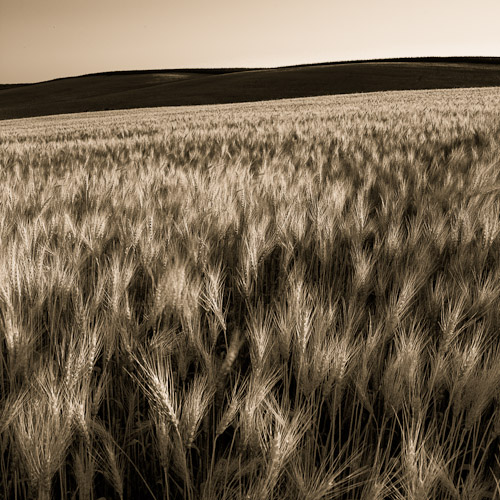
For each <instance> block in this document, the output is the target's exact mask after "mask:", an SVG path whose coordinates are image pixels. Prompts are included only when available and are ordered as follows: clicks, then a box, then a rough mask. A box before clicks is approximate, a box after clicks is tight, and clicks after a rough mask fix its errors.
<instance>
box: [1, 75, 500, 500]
mask: <svg viewBox="0 0 500 500" xmlns="http://www.w3.org/2000/svg"><path fill="white" fill-rule="evenodd" d="M197 78H198V77H197ZM200 78H201V77H200ZM193 81H194V80H193ZM499 109H500V88H490V89H463V90H439V91H415V92H387V93H374V94H365V95H361V94H356V95H348V96H336V97H332V96H330V97H318V98H308V99H297V100H284V101H279V102H277V101H269V102H258V103H247V104H229V105H221V106H206V107H190V108H181V107H179V108H163V109H160V108H155V109H143V110H131V111H111V112H102V113H95V114H92V113H89V114H82V115H64V116H59V117H40V118H33V119H27V120H12V121H4V122H2V123H0V143H1V145H2V147H1V148H0V164H1V165H2V168H1V169H0V183H1V185H2V189H1V190H0V206H1V207H2V209H1V210H0V360H1V363H0V449H1V454H0V470H1V473H0V497H2V498H39V499H49V498H81V499H96V498H99V497H105V498H108V499H109V498H120V499H125V498H157V499H161V498H169V499H177V498H178V499H199V498H203V499H208V500H210V499H212V500H216V499H217V500H223V499H226V500H230V499H252V500H253V499H256V500H257V499H276V500H278V499H280V500H281V499H306V500H320V499H333V498H339V499H366V500H377V499H380V500H382V499H394V500H399V499H414V500H421V499H426V500H427V499H439V500H447V499H465V498H477V499H486V498H499V496H500V462H499V460H500V453H499V443H500V393H499V387H500V368H499V367H500V337H499V335H498V332H499V330H500V168H499V167H500V165H499V158H500V157H499V151H500V113H499V111H498V110H499Z"/></svg>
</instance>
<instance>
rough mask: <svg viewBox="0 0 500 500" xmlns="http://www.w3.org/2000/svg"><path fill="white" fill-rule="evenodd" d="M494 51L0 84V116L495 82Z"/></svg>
mask: <svg viewBox="0 0 500 500" xmlns="http://www.w3.org/2000/svg"><path fill="white" fill-rule="evenodd" d="M499 61H500V60H499V59H495V58H464V59H461V58H448V59H440V58H427V59H422V58H421V59H415V60H410V59H403V60H379V61H366V62H352V63H333V64H315V65H307V66H294V67H286V68H277V69H260V70H256V69H253V70H238V69H228V70H224V69H214V70H206V69H193V70H177V71H174V70H172V71H137V72H134V71H124V72H115V73H103V74H96V75H87V76H82V77H74V78H64V79H58V80H52V81H48V82H42V83H38V84H29V85H23V86H19V87H11V88H7V89H3V90H2V89H1V88H0V119H8V118H23V117H29V116H40V115H49V114H60V113H78V112H83V111H102V110H106V109H130V108H142V107H156V106H182V105H194V104H220V103H231V102H245V101H261V100H269V99H283V98H292V97H308V96H319V95H329V94H348V93H357V92H376V91H387V90H417V89H436V88H464V87H487V86H500V62H499Z"/></svg>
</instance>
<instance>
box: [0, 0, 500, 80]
mask: <svg viewBox="0 0 500 500" xmlns="http://www.w3.org/2000/svg"><path fill="white" fill-rule="evenodd" d="M499 21H500V0H474V1H472V0H467V1H464V0H412V1H411V2H409V1H407V0H344V1H338V0H329V1H328V0H306V1H302V0H300V1H299V0H246V1H240V0H177V1H173V0H163V1H161V0H78V1H76V0H0V83H19V82H26V83H27V82H34V81H42V80H48V79H51V78H58V77H63V76H73V75H81V74H86V73H94V72H100V71H116V70H127V69H170V68H188V67H197V68H201V67H205V68H206V67H273V66H283V65H292V64H302V63H313V62H329V61H345V60H355V59H373V58H389V57H415V56H467V55H469V56H500V24H499Z"/></svg>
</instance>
